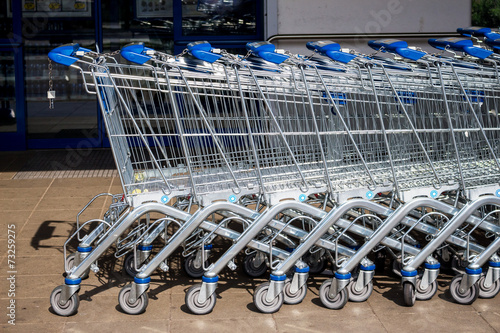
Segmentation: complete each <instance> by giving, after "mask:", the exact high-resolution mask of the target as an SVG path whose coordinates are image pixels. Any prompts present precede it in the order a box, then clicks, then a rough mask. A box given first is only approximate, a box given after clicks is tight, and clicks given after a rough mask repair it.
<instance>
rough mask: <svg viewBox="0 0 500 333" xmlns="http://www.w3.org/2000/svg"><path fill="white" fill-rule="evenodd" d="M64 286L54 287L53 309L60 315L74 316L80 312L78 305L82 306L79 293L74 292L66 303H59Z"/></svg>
mask: <svg viewBox="0 0 500 333" xmlns="http://www.w3.org/2000/svg"><path fill="white" fill-rule="evenodd" d="M62 289H63V286H57V287H55V288H54V290H53V291H52V293H51V294H50V305H51V306H52V310H53V311H54V312H55V313H56V314H58V315H59V316H63V317H68V316H72V315H74V314H75V313H77V312H78V307H79V306H80V297H78V293H74V294H73V295H72V296H71V297H70V298H69V300H68V301H67V302H66V304H64V305H61V304H59V299H60V297H61V293H62Z"/></svg>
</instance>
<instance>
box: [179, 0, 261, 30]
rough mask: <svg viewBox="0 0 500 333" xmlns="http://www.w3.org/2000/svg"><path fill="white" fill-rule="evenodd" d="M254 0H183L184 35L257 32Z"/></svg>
mask: <svg viewBox="0 0 500 333" xmlns="http://www.w3.org/2000/svg"><path fill="white" fill-rule="evenodd" d="M256 16H257V9H256V1H254V0H183V1H182V34H183V35H184V36H193V35H255V34H256V22H255V21H256Z"/></svg>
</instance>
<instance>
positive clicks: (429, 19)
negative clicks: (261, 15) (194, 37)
mask: <svg viewBox="0 0 500 333" xmlns="http://www.w3.org/2000/svg"><path fill="white" fill-rule="evenodd" d="M267 7H268V10H269V9H273V8H276V10H274V11H273V10H271V11H268V16H267V21H268V23H267V27H268V29H267V31H266V33H267V36H266V37H270V36H272V35H275V34H353V33H355V34H358V35H361V37H362V35H364V34H370V33H412V32H423V33H430V32H454V31H456V28H458V27H465V26H469V25H470V16H471V15H470V13H471V0H348V1H344V0H267ZM274 19H275V20H276V21H274V22H273V21H272V20H274ZM298 42H299V41H295V42H289V41H283V40H280V41H277V42H275V44H277V45H278V46H279V47H281V48H285V49H286V48H287V46H289V47H293V48H296V47H300V46H299V45H298ZM339 42H340V41H339ZM343 42H344V43H345V44H346V46H349V45H350V46H356V45H359V46H360V47H362V45H361V44H364V42H365V41H360V40H359V38H358V40H356V41H355V40H352V41H349V40H344V41H343ZM303 50H305V47H304V48H303ZM292 51H295V52H298V51H299V50H292Z"/></svg>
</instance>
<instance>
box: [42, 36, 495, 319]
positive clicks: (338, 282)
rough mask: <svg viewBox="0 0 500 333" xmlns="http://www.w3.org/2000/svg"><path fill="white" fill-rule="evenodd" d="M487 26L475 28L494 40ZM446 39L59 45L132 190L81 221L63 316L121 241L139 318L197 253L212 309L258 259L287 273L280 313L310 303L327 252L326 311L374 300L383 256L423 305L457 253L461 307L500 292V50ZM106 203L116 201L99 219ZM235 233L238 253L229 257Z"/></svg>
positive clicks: (268, 299)
mask: <svg viewBox="0 0 500 333" xmlns="http://www.w3.org/2000/svg"><path fill="white" fill-rule="evenodd" d="M481 31H482V30H481V29H479V28H474V27H473V28H468V29H463V30H462V32H463V33H464V34H466V35H474V36H476V37H475V38H476V40H482V37H477V35H480V34H482V35H481V36H483V37H484V36H486V34H488V36H487V37H488V38H489V39H494V37H495V35H494V34H492V33H491V31H483V32H481ZM498 37H500V36H498ZM429 42H430V43H431V45H433V46H436V48H438V49H440V50H442V52H439V53H436V54H428V53H426V52H424V51H422V50H418V49H416V48H412V47H409V46H408V44H407V43H406V42H404V41H398V40H379V41H372V42H370V43H369V45H370V46H371V47H372V48H374V49H375V50H376V52H375V53H374V54H371V55H365V54H360V53H358V52H356V51H354V50H345V49H341V47H340V45H339V44H337V43H334V42H330V41H319V42H310V43H308V44H307V48H308V49H309V50H311V51H312V54H311V55H309V56H303V55H298V54H292V53H290V52H287V51H283V50H276V49H275V46H274V45H272V44H270V43H267V42H257V43H249V44H247V49H248V51H249V52H248V54H247V55H246V56H240V55H235V54H230V53H228V52H226V51H225V50H218V49H213V48H212V46H211V45H210V44H209V43H208V42H195V43H191V44H189V45H188V47H187V49H186V50H185V51H184V52H183V53H182V54H180V55H177V56H173V55H169V54H166V53H164V52H160V51H157V50H153V49H150V48H148V47H146V46H144V45H143V44H142V43H133V44H129V45H127V46H125V47H123V48H122V49H121V51H120V55H121V57H122V58H123V59H125V60H126V61H118V60H117V59H116V58H115V57H113V55H112V54H107V55H106V54H99V53H96V52H93V51H90V50H88V49H85V48H82V47H80V46H79V45H77V44H73V45H63V46H61V47H58V48H56V49H54V50H53V51H52V52H51V53H50V54H49V58H50V59H51V60H52V61H55V62H57V63H59V64H63V65H66V66H69V67H72V68H74V69H75V70H78V71H79V72H80V73H81V76H82V79H83V82H84V85H85V87H86V89H87V92H88V93H89V94H95V95H97V99H98V101H99V105H100V110H101V112H102V117H103V119H104V123H105V126H106V131H107V135H108V137H109V141H110V144H111V148H112V152H113V156H114V159H115V162H116V166H117V169H118V174H119V177H120V180H121V184H122V187H123V193H122V194H119V195H112V194H109V193H105V194H100V195H98V196H96V197H95V198H93V199H92V200H91V202H89V204H88V205H87V206H86V207H85V208H84V209H83V210H82V211H81V212H80V214H79V215H78V217H77V226H76V229H75V232H74V233H73V234H72V235H71V237H70V238H69V239H68V240H67V242H66V243H65V244H64V257H65V271H66V278H65V281H64V284H63V285H61V286H58V287H56V288H55V289H54V291H53V292H52V294H51V297H50V302H51V305H52V309H53V310H54V312H55V313H57V314H58V315H62V316H69V315H72V314H74V313H76V312H77V310H78V306H79V297H78V291H79V289H80V284H81V281H82V278H84V277H85V276H86V275H87V274H88V273H89V271H90V270H92V271H94V272H97V271H99V269H100V268H99V263H98V261H99V259H100V258H101V257H102V256H103V254H104V253H105V252H106V251H108V250H109V249H112V251H114V253H115V256H116V257H117V258H118V257H121V256H124V257H125V258H126V259H125V260H124V265H125V268H126V270H127V272H128V273H129V274H131V275H132V276H133V278H134V280H133V282H132V283H130V284H127V285H125V286H124V287H123V288H122V290H121V291H120V293H119V297H118V298H119V304H120V307H121V308H122V310H123V311H124V312H126V313H129V314H139V313H142V312H144V311H145V309H146V307H147V305H148V295H147V290H148V288H149V286H150V281H151V275H152V274H154V272H155V271H156V270H157V269H159V270H162V271H165V272H166V271H168V270H169V269H170V267H169V258H171V256H172V255H173V254H174V253H176V251H179V250H181V251H182V255H183V256H185V257H186V261H185V267H186V270H187V272H188V273H189V274H190V275H191V276H194V277H201V279H202V282H201V283H198V284H195V285H193V286H192V287H191V288H189V290H188V291H187V293H186V298H185V301H186V305H187V307H188V308H189V310H190V311H191V312H193V313H194V314H206V313H209V312H211V311H212V309H213V308H214V306H215V303H216V289H217V285H218V279H219V277H218V276H219V274H220V273H221V271H222V270H224V269H225V267H226V266H227V267H229V268H230V269H235V267H236V263H235V258H236V257H237V256H238V255H241V253H244V256H245V258H244V261H243V266H244V268H245V271H246V272H247V273H248V274H249V275H251V276H261V275H263V274H265V273H266V272H267V271H268V270H269V271H270V272H271V274H270V278H269V281H268V282H265V283H262V284H261V285H260V286H259V287H257V288H256V289H255V292H254V295H253V301H254V304H255V306H256V307H257V309H259V310H260V311H262V312H264V313H272V312H276V311H278V310H279V309H280V307H281V306H282V304H283V303H286V304H297V303H300V302H301V301H302V300H303V299H304V297H305V296H306V293H307V279H308V276H309V274H310V273H311V272H312V271H314V272H319V271H321V270H322V269H323V268H324V265H325V263H326V262H328V263H329V264H330V265H332V266H331V267H332V268H333V270H334V272H335V273H334V276H333V277H332V278H329V279H327V280H325V281H324V283H323V284H322V285H321V288H320V290H319V295H320V299H321V302H322V304H323V305H324V306H325V307H327V308H331V309H340V308H342V307H343V306H344V305H345V304H346V302H347V301H348V300H351V301H354V302H360V301H364V300H366V299H368V297H369V296H370V294H371V293H372V290H373V277H374V272H375V264H374V257H373V256H374V255H373V254H374V253H382V252H383V253H385V254H386V255H388V256H390V258H392V259H393V263H394V264H393V270H394V271H395V272H396V273H397V274H398V275H399V276H401V279H402V286H403V291H404V292H403V295H404V302H405V304H406V305H408V306H412V305H413V304H414V303H415V301H416V300H417V299H418V300H427V299H430V298H432V297H433V295H434V294H435V293H436V291H437V281H436V279H437V277H438V274H439V269H440V265H441V263H450V265H451V267H452V268H453V270H454V271H455V272H456V273H457V275H456V276H455V277H454V278H453V279H452V281H451V284H450V292H451V295H452V297H453V299H454V300H455V301H456V302H458V303H461V304H471V303H472V302H474V301H475V300H476V298H477V297H478V296H479V297H484V298H491V297H494V296H495V295H496V294H497V293H498V292H499V291H500V281H499V278H500V256H499V255H498V253H497V252H498V249H499V246H500V237H499V235H500V225H499V221H498V217H499V213H500V161H499V159H498V156H497V155H498V154H499V153H500V119H499V114H498V111H499V102H500V76H499V72H498V64H499V60H500V57H498V56H497V55H496V54H495V53H494V52H493V51H492V50H491V49H488V48H487V47H486V46H483V44H482V43H481V44H478V43H473V41H472V40H470V39H462V38H460V39H457V38H448V39H436V40H430V41H429ZM493 46H494V45H493ZM101 196H111V198H112V200H111V202H112V203H111V205H110V207H109V210H108V211H107V212H106V214H104V216H103V217H102V218H98V219H92V220H88V221H86V222H85V223H81V222H80V220H79V219H80V216H82V215H81V214H82V213H83V212H84V211H85V209H86V208H87V207H88V206H90V205H91V204H92V203H93V202H94V200H96V199H98V198H99V197H101ZM218 239H227V240H229V241H230V246H228V247H227V248H225V250H224V251H222V252H219V253H217V254H215V253H214V251H213V249H212V246H213V244H214V242H217V240H218ZM75 242H77V244H78V247H77V250H76V251H75V252H74V253H72V254H69V253H68V252H69V250H68V249H69V248H70V246H71V244H74V243H75ZM153 245H155V247H154V248H153Z"/></svg>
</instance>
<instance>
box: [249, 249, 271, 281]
mask: <svg viewBox="0 0 500 333" xmlns="http://www.w3.org/2000/svg"><path fill="white" fill-rule="evenodd" d="M256 256H257V252H253V253H251V254H249V255H247V256H245V259H243V270H244V271H245V273H246V274H247V275H248V276H250V277H253V278H258V277H261V276H262V275H264V274H266V272H267V264H266V262H265V261H264V262H262V263H261V264H260V266H258V267H257V266H255V264H254V262H255V257H256Z"/></svg>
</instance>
